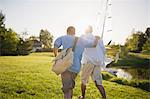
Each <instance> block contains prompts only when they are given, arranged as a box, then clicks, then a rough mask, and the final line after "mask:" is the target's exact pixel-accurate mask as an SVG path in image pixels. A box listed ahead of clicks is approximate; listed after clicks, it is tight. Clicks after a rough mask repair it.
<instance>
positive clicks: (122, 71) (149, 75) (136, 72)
mask: <svg viewBox="0 0 150 99" xmlns="http://www.w3.org/2000/svg"><path fill="white" fill-rule="evenodd" d="M106 71H108V72H110V73H111V74H114V75H116V76H117V77H119V78H125V79H128V80H131V79H142V80H144V79H145V80H150V68H144V67H143V68H141V67H140V68H137V67H132V68H106Z"/></svg>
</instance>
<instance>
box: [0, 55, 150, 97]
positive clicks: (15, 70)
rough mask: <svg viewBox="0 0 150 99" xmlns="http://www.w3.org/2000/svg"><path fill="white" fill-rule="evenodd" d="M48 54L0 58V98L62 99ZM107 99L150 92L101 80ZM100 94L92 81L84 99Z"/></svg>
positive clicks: (77, 80) (147, 94)
mask: <svg viewBox="0 0 150 99" xmlns="http://www.w3.org/2000/svg"><path fill="white" fill-rule="evenodd" d="M52 59H53V58H52V54H49V53H33V54H31V55H29V56H1V57H0V99H12V98H15V99H30V98H32V99H63V94H62V92H61V81H60V77H59V76H56V75H55V74H54V73H53V72H52V71H50V69H51V66H52V64H51V60H52ZM76 82H77V83H76V86H75V89H74V97H73V98H74V99H77V98H78V96H79V95H80V77H79V76H78V77H77V79H76ZM103 84H104V87H105V89H106V93H107V97H108V99H149V98H150V92H147V91H144V90H142V89H139V88H134V87H131V86H126V85H121V84H117V83H115V82H110V81H106V80H103ZM99 97H101V95H100V94H99V93H98V90H97V89H96V88H95V86H94V84H93V82H92V81H91V80H90V83H89V84H88V87H87V99H99Z"/></svg>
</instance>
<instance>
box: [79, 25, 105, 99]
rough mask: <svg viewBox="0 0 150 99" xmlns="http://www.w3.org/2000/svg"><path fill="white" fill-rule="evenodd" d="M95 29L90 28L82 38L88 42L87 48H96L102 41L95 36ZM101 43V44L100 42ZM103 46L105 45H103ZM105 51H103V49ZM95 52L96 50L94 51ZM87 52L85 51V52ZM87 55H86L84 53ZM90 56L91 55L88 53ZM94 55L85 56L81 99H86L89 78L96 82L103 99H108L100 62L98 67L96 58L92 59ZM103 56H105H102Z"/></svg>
mask: <svg viewBox="0 0 150 99" xmlns="http://www.w3.org/2000/svg"><path fill="white" fill-rule="evenodd" d="M92 32H93V29H92V26H88V28H87V29H86V31H85V34H84V35H83V36H81V38H83V40H84V42H86V44H85V46H86V48H87V47H89V48H90V47H96V45H97V43H98V44H99V42H98V40H99V39H100V38H99V37H95V36H94V35H93V34H92ZM100 43H101V42H100ZM101 45H102V46H101V47H103V48H104V46H103V44H101ZM102 50H103V49H102ZM93 51H94V50H93ZM84 52H85V50H84ZM84 54H85V53H84ZM87 54H90V53H87ZM92 55H93V54H92V53H91V55H89V56H85V55H83V59H82V63H83V68H82V74H81V91H82V96H80V97H79V99H85V90H86V83H87V82H88V79H89V76H91V77H92V80H93V81H94V83H95V85H96V87H97V88H98V90H99V92H100V93H101V94H102V97H103V99H106V93H105V89H104V87H103V86H102V75H101V74H100V73H101V69H100V66H98V65H99V61H98V63H97V64H98V65H97V64H96V65H95V60H96V61H97V59H95V60H94V58H95V56H96V55H95V56H93V57H92ZM101 56H103V55H101Z"/></svg>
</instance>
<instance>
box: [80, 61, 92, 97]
mask: <svg viewBox="0 0 150 99" xmlns="http://www.w3.org/2000/svg"><path fill="white" fill-rule="evenodd" d="M93 68H94V65H93V64H90V63H87V64H84V65H83V68H82V73H81V91H82V96H80V99H84V98H85V91H86V83H88V79H89V76H90V75H91V74H92V71H93Z"/></svg>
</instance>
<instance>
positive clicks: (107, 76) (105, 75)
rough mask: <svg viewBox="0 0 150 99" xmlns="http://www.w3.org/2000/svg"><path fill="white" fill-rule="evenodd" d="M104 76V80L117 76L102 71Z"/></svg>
mask: <svg viewBox="0 0 150 99" xmlns="http://www.w3.org/2000/svg"><path fill="white" fill-rule="evenodd" d="M102 77H103V79H104V80H110V79H112V78H116V76H114V75H112V74H110V73H108V72H102Z"/></svg>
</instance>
